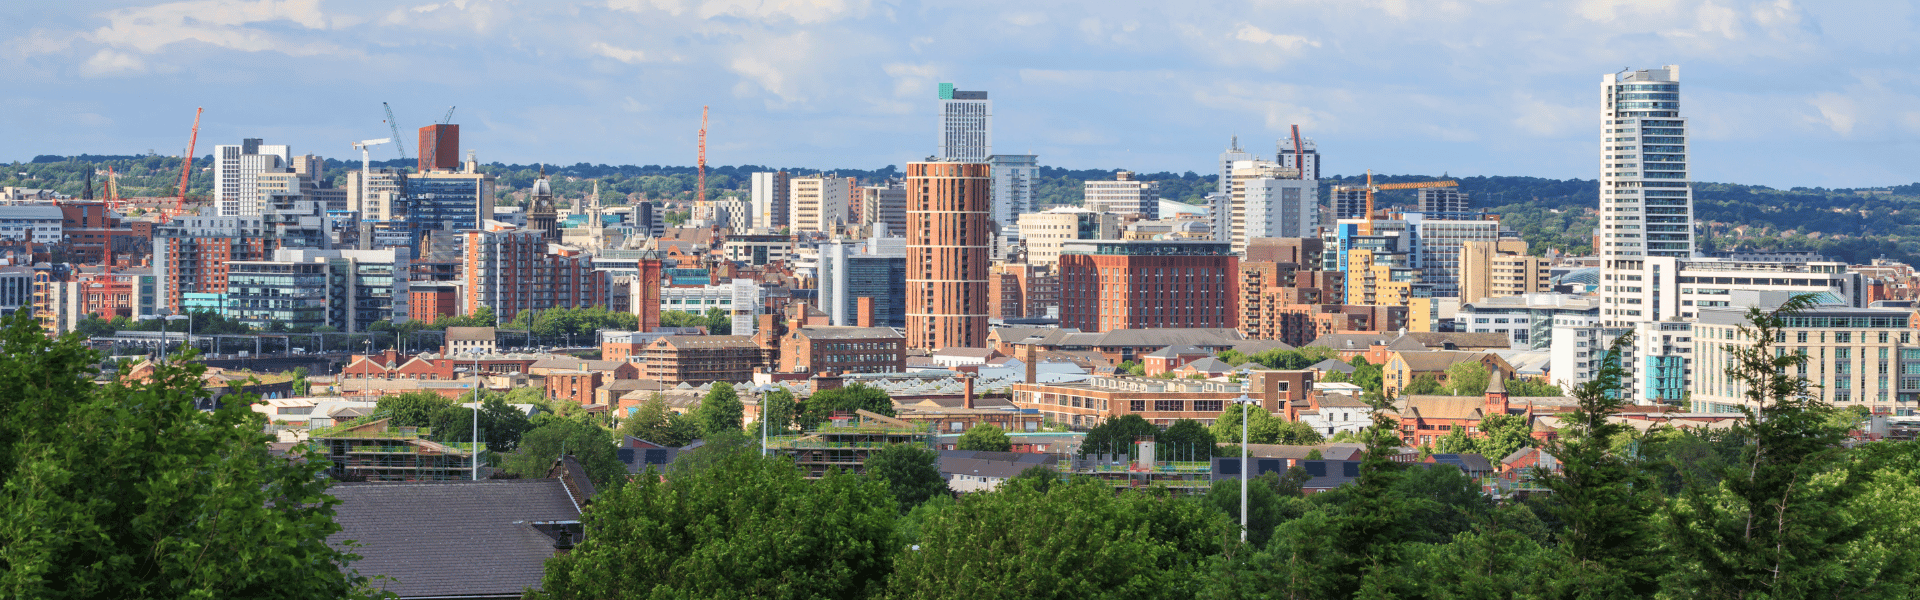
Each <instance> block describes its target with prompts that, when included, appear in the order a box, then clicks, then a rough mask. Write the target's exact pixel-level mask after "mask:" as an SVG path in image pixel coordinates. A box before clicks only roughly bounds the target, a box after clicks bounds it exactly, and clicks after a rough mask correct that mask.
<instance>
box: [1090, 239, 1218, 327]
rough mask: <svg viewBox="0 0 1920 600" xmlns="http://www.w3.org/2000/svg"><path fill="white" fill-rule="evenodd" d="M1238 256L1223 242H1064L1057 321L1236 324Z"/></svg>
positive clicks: (1114, 324) (1131, 324) (1124, 324)
mask: <svg viewBox="0 0 1920 600" xmlns="http://www.w3.org/2000/svg"><path fill="white" fill-rule="evenodd" d="M1238 264H1239V258H1238V257H1237V256H1235V255H1234V254H1233V253H1232V252H1231V246H1230V245H1229V244H1227V243H1225V242H1211V241H1208V242H1191V241H1161V240H1095V241H1084V240H1082V241H1073V242H1068V243H1066V244H1065V245H1063V246H1062V248H1061V256H1060V262H1059V267H1060V269H1059V270H1060V325H1061V326H1062V327H1074V328H1078V329H1080V330H1082V331H1110V330H1115V329H1152V328H1167V327H1203V328H1210V327H1223V328H1233V327H1236V326H1237V325H1238V321H1239V318H1238V317H1239V315H1238V312H1239V308H1238V306H1236V305H1237V304H1238V302H1239V298H1238V293H1237V291H1236V290H1237V287H1238V276H1237V272H1238V268H1237V266H1238Z"/></svg>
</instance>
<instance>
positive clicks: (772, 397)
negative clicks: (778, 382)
mask: <svg viewBox="0 0 1920 600" xmlns="http://www.w3.org/2000/svg"><path fill="white" fill-rule="evenodd" d="M799 408H800V403H799V402H798V401H796V400H794V399H793V392H792V391H789V390H787V388H784V387H783V388H779V389H775V390H772V391H769V392H767V393H765V394H761V395H760V418H761V419H763V420H765V421H766V422H767V432H768V433H771V434H774V435H779V434H782V433H787V432H789V431H792V430H793V419H794V417H795V416H796V415H795V411H797V410H799Z"/></svg>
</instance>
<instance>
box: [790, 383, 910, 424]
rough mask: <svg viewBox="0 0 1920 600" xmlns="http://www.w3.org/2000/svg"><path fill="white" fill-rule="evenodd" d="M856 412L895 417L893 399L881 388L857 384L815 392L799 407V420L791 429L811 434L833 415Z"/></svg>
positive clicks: (796, 420)
mask: <svg viewBox="0 0 1920 600" xmlns="http://www.w3.org/2000/svg"><path fill="white" fill-rule="evenodd" d="M856 410H864V411H867V412H871V413H875V414H881V415H886V416H889V417H891V416H893V415H894V412H893V399H892V398H889V397H888V396H887V393H886V392H885V391H882V390H881V389H880V388H875V387H868V386H867V385H866V384H860V383H856V384H853V385H849V386H845V387H837V388H833V389H830V390H824V391H819V392H814V393H813V395H812V396H808V397H807V399H806V401H805V402H803V403H802V404H801V408H800V416H799V418H797V419H795V420H794V421H795V422H794V425H795V426H798V427H799V428H800V429H801V430H802V431H808V430H813V429H817V428H819V427H820V424H821V423H825V422H827V419H829V418H831V417H832V416H833V413H836V412H847V413H851V412H853V411H856Z"/></svg>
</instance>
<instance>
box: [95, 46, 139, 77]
mask: <svg viewBox="0 0 1920 600" xmlns="http://www.w3.org/2000/svg"><path fill="white" fill-rule="evenodd" d="M146 71H147V63H146V61H143V60H140V57H138V56H134V55H132V54H128V53H125V52H120V51H117V50H112V49H105V48H103V49H101V50H100V51H99V52H95V53H94V54H93V58H89V59H87V62H85V63H82V64H81V65H80V74H81V75H85V76H87V77H111V76H115V75H136V74H140V73H145V72H146Z"/></svg>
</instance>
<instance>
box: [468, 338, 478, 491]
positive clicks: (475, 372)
mask: <svg viewBox="0 0 1920 600" xmlns="http://www.w3.org/2000/svg"><path fill="white" fill-rule="evenodd" d="M469 462H472V463H473V480H474V481H479V480H480V352H479V351H477V350H476V351H474V353H473V459H472V460H471V461H469Z"/></svg>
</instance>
